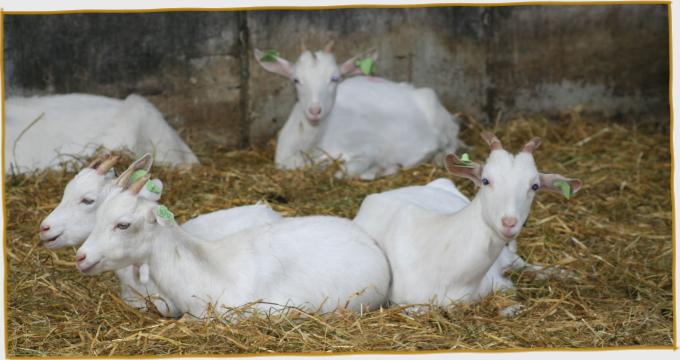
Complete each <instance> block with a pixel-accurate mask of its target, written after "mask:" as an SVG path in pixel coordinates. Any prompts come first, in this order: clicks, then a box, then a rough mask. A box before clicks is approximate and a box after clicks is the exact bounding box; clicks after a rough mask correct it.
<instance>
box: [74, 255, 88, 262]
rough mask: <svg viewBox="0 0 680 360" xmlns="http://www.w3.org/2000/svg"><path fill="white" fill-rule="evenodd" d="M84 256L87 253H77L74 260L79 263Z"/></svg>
mask: <svg viewBox="0 0 680 360" xmlns="http://www.w3.org/2000/svg"><path fill="white" fill-rule="evenodd" d="M86 257H87V255H85V254H78V255H76V262H77V263H81V262H83V261H84V260H85V258H86Z"/></svg>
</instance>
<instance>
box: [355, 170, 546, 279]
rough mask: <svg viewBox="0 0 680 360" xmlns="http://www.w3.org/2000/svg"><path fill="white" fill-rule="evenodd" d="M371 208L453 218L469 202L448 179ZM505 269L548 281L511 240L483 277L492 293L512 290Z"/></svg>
mask: <svg viewBox="0 0 680 360" xmlns="http://www.w3.org/2000/svg"><path fill="white" fill-rule="evenodd" d="M371 201H372V203H371V206H372V207H373V208H375V207H376V206H378V205H377V203H380V204H382V205H381V206H383V207H385V208H388V207H395V206H400V207H404V206H416V207H419V208H422V209H423V210H428V211H432V212H434V213H437V214H453V213H455V212H457V211H459V210H461V209H463V208H465V207H466V206H467V205H468V204H469V203H470V200H469V199H468V198H467V197H466V196H465V195H463V194H462V193H461V192H460V191H459V190H458V189H457V188H456V185H455V184H454V183H453V182H452V181H451V180H449V179H445V178H440V179H436V180H434V181H432V182H430V183H428V184H427V185H424V186H407V187H403V188H399V189H394V190H389V191H385V192H382V193H380V196H379V197H378V196H376V197H375V198H373V199H372V200H371ZM360 214H362V216H361V218H359V216H358V215H357V219H356V220H357V221H360V222H362V223H363V222H369V221H370V220H369V219H367V218H366V214H367V213H366V212H365V211H364V212H360ZM508 269H514V270H523V269H528V270H531V271H534V272H535V273H536V275H537V277H544V278H545V277H548V276H549V275H550V271H548V270H546V269H543V268H542V267H541V266H539V265H533V264H529V263H527V262H525V261H524V259H522V258H521V257H520V256H519V255H517V241H516V240H514V239H513V240H512V241H510V242H509V243H508V245H507V246H505V247H503V250H502V251H501V254H500V256H499V257H498V258H497V259H496V261H495V262H494V264H493V266H491V268H490V269H489V271H488V272H487V274H486V276H485V280H484V281H485V282H488V283H489V284H491V286H492V288H493V290H496V291H504V290H509V289H514V288H515V286H514V284H513V283H512V281H511V280H509V279H507V278H506V277H505V276H504V272H505V271H506V270H508Z"/></svg>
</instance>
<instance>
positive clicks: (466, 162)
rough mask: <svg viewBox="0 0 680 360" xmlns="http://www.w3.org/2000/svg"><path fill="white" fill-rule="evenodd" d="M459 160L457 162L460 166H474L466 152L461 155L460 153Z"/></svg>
mask: <svg viewBox="0 0 680 360" xmlns="http://www.w3.org/2000/svg"><path fill="white" fill-rule="evenodd" d="M459 160H460V163H459V165H460V166H464V167H473V166H474V163H473V162H472V160H470V155H468V153H464V154H463V155H461V156H460V159H459Z"/></svg>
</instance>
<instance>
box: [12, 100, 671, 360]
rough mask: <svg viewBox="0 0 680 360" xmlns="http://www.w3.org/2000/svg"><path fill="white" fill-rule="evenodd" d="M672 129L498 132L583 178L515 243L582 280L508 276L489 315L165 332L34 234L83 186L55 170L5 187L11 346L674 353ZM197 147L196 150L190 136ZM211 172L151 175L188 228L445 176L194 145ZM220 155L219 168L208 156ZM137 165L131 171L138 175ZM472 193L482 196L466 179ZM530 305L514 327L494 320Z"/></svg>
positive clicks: (300, 316) (433, 314)
mask: <svg viewBox="0 0 680 360" xmlns="http://www.w3.org/2000/svg"><path fill="white" fill-rule="evenodd" d="M480 131H481V127H480V126H479V124H478V123H477V122H476V121H474V119H467V121H466V124H465V126H464V129H463V132H462V135H461V137H462V138H463V139H465V141H466V142H467V143H468V144H469V145H471V146H472V149H471V150H469V152H470V155H471V157H472V158H473V159H480V158H484V157H485V156H486V154H487V147H486V146H484V145H482V141H481V139H480V138H479V132H480ZM669 131H670V129H669V126H668V125H667V124H666V125H659V124H654V123H650V122H647V123H637V124H635V123H626V124H623V123H612V122H607V121H601V120H597V121H594V120H589V121H586V120H583V119H582V118H581V117H580V116H579V114H576V113H574V114H566V115H565V116H563V118H562V119H561V121H559V122H550V121H548V120H545V119H541V118H533V119H516V120H514V121H510V122H508V123H506V124H501V125H499V126H497V127H496V133H497V134H499V137H500V138H501V140H502V141H503V143H504V145H505V147H506V148H509V149H519V147H520V146H521V145H522V144H523V143H524V142H525V141H526V140H528V139H529V138H530V137H531V136H541V137H543V145H541V148H540V149H539V150H537V151H536V158H537V163H538V165H539V168H541V169H544V170H546V171H552V172H559V173H562V174H564V175H567V176H571V177H578V178H580V179H582V180H583V181H584V184H585V185H584V187H583V189H582V190H581V191H580V192H579V193H578V194H577V195H576V196H575V197H574V198H572V199H571V200H568V201H567V200H565V199H562V198H560V197H558V196H555V195H552V194H542V195H540V196H538V197H537V199H536V202H535V203H534V206H533V211H532V214H531V216H530V217H529V220H528V222H527V224H526V226H525V228H524V230H523V232H522V234H521V235H520V237H519V252H520V254H521V255H522V256H523V257H524V258H525V259H527V260H529V261H530V262H532V263H538V264H549V265H554V264H558V265H560V266H562V267H564V268H566V269H569V270H571V271H573V272H574V273H575V274H576V277H575V278H573V279H550V280H537V279H534V278H533V277H532V276H531V275H530V274H528V273H512V274H511V276H512V278H513V279H514V281H515V282H516V284H517V285H518V289H517V291H516V292H515V293H513V294H496V295H493V296H491V297H489V298H487V299H486V300H485V301H483V302H482V303H481V304H477V305H471V306H452V307H450V308H446V309H433V310H432V311H430V312H427V313H424V314H420V315H406V314H404V313H403V312H401V311H400V309H398V308H391V309H385V310H381V311H375V312H371V313H366V314H363V315H356V314H351V313H346V312H342V311H338V312H336V313H333V314H323V315H321V314H307V313H302V312H300V311H298V310H295V309H291V310H290V311H289V312H288V313H287V314H285V315H279V316H257V317H251V318H247V319H244V320H242V321H240V322H239V323H237V324H233V325H232V324H231V323H230V322H228V321H223V320H220V319H213V320H206V321H196V320H191V319H186V318H183V319H179V320H166V319H162V318H160V317H159V316H157V315H156V314H153V313H140V312H138V311H135V310H132V309H130V308H128V307H126V306H125V305H124V304H123V303H122V302H121V301H120V300H119V299H118V298H117V296H116V292H117V289H118V284H117V281H116V280H115V278H114V276H113V274H111V273H109V274H106V275H103V276H99V277H85V276H82V275H81V274H79V273H78V272H77V271H76V270H75V268H74V266H73V259H74V253H75V249H72V248H66V249H61V250H58V251H50V250H47V249H45V248H43V247H42V246H41V245H40V244H39V240H38V237H37V227H38V224H39V222H40V220H41V219H42V218H44V217H45V216H46V215H47V214H48V213H49V211H51V209H52V208H53V207H55V206H56V204H57V203H58V201H59V199H60V197H61V194H62V190H63V188H64V186H65V184H66V183H67V182H68V180H69V179H71V177H72V176H73V174H70V173H65V172H45V173H40V174H38V175H37V176H33V177H14V178H8V179H7V180H6V189H7V194H6V209H7V214H8V222H7V250H8V251H7V256H8V264H9V265H8V268H7V270H8V282H7V294H8V297H7V299H8V301H9V302H8V304H7V306H8V310H7V312H6V314H7V316H8V325H9V328H8V334H7V336H8V344H9V354H11V355H29V356H43V355H62V356H75V355H123V354H226V353H269V352H358V351H361V352H366V351H414V350H457V349H508V348H574V347H577V348H583V347H588V348H600V347H618V346H638V345H652V346H671V345H672V342H673V315H674V314H673V305H672V275H671V269H672V252H673V245H672V236H671V226H672V213H671V190H670V182H669V179H670V177H671V165H670V153H669ZM190 142H191V140H190ZM192 145H194V148H195V149H196V150H197V155H199V158H201V160H202V161H203V162H204V164H203V165H202V166H201V167H200V168H198V169H197V170H195V171H193V172H192V173H190V174H179V173H177V172H175V171H173V170H171V169H166V168H158V167H155V168H154V172H155V174H156V175H159V176H160V177H161V178H162V179H163V181H164V182H165V185H166V191H165V193H164V203H165V204H166V205H168V207H169V208H170V209H172V210H173V211H174V212H175V214H176V215H177V216H178V220H179V221H184V220H187V219H189V218H190V217H192V216H195V215H198V214H200V213H205V212H209V211H213V210H218V209H221V208H226V207H232V206H239V205H246V204H252V203H254V202H256V201H258V200H264V201H267V202H268V203H269V204H271V206H273V207H274V208H275V209H276V210H278V211H281V212H282V213H284V214H285V215H290V216H294V215H307V214H333V215H340V216H345V217H352V216H354V214H355V212H356V211H357V209H358V208H359V204H360V203H361V200H362V199H363V198H364V196H366V195H367V194H370V193H373V192H378V191H383V190H387V189H392V188H396V187H400V186H405V185H411V184H425V183H426V182H428V181H430V180H432V179H434V178H437V177H441V176H446V174H445V172H444V171H443V170H442V169H439V168H435V167H433V166H432V165H422V166H420V167H418V168H415V169H411V170H407V171H405V172H403V173H402V174H400V175H398V176H394V177H390V178H386V179H381V180H378V181H374V182H362V181H358V180H356V181H339V180H335V179H334V178H333V177H332V174H333V169H329V170H325V171H321V170H317V171H307V172H303V171H296V172H282V171H278V170H276V169H275V168H274V166H273V165H272V160H271V159H272V158H273V150H272V149H273V146H272V144H271V143H270V144H269V145H268V147H267V148H266V149H264V150H254V151H234V152H226V151H224V150H223V149H213V151H212V153H211V152H209V150H208V149H207V148H206V147H202V146H201V145H200V144H192ZM211 157H212V159H211ZM127 164H128V162H125V165H127ZM456 182H457V183H458V184H459V186H461V187H462V189H463V191H464V193H466V194H468V195H470V194H472V193H473V187H472V185H471V184H470V183H468V182H466V181H464V180H456ZM511 304H520V305H521V306H522V308H521V309H522V310H521V312H520V313H519V314H518V315H517V316H515V317H513V318H510V319H507V318H502V317H500V316H499V315H498V310H499V309H501V308H503V307H505V306H508V305H511Z"/></svg>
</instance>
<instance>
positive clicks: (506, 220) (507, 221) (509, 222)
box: [501, 216, 517, 227]
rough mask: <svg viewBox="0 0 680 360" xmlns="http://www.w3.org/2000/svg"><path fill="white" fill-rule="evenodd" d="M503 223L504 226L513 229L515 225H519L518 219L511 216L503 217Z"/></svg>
mask: <svg viewBox="0 0 680 360" xmlns="http://www.w3.org/2000/svg"><path fill="white" fill-rule="evenodd" d="M501 222H502V223H503V226H505V227H513V226H515V224H517V218H516V217H510V216H503V218H502V219H501Z"/></svg>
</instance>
